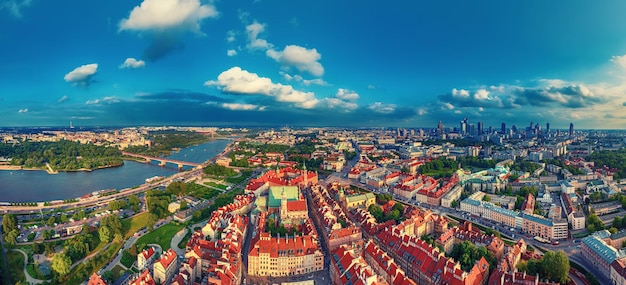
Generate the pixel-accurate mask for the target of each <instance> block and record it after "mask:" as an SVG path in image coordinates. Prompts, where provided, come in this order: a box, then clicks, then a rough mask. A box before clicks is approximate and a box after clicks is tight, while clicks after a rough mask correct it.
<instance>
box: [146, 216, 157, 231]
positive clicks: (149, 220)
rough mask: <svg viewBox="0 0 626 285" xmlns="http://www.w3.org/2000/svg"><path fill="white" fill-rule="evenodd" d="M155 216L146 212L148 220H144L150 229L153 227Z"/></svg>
mask: <svg viewBox="0 0 626 285" xmlns="http://www.w3.org/2000/svg"><path fill="white" fill-rule="evenodd" d="M157 219H158V218H157V216H156V215H155V214H152V213H150V214H148V220H147V221H146V224H147V225H148V228H150V230H153V229H154V225H155V224H156V222H157Z"/></svg>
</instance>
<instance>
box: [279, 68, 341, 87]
mask: <svg viewBox="0 0 626 285" xmlns="http://www.w3.org/2000/svg"><path fill="white" fill-rule="evenodd" d="M280 74H281V75H282V76H283V77H284V78H285V80H287V81H296V82H300V83H302V84H304V85H306V86H309V85H320V86H328V85H329V84H328V82H326V81H324V80H323V79H321V78H315V79H304V77H302V76H301V75H298V74H296V75H290V74H288V73H285V72H282V71H281V72H280Z"/></svg>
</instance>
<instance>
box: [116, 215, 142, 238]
mask: <svg viewBox="0 0 626 285" xmlns="http://www.w3.org/2000/svg"><path fill="white" fill-rule="evenodd" d="M148 214H149V213H148V212H143V213H141V214H137V215H134V216H133V217H132V218H128V219H124V220H122V225H123V228H124V230H125V231H126V235H125V237H126V238H128V237H130V236H132V235H134V234H135V233H136V232H137V231H139V229H141V228H143V227H146V226H148Z"/></svg>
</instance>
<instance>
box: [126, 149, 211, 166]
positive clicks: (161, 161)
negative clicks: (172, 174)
mask: <svg viewBox="0 0 626 285" xmlns="http://www.w3.org/2000/svg"><path fill="white" fill-rule="evenodd" d="M122 155H126V156H130V157H136V158H141V159H144V160H145V161H146V163H150V162H151V161H156V162H159V165H160V166H165V164H167V163H171V164H176V165H178V168H179V169H181V168H183V166H191V167H199V166H202V164H200V163H195V162H188V161H181V160H175V159H168V158H165V157H154V156H148V155H142V154H136V153H132V152H125V151H122Z"/></svg>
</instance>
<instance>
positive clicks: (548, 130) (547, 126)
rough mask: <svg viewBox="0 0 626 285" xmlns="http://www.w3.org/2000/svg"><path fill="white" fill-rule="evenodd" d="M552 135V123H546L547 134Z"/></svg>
mask: <svg viewBox="0 0 626 285" xmlns="http://www.w3.org/2000/svg"><path fill="white" fill-rule="evenodd" d="M549 133H550V123H546V134H549Z"/></svg>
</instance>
